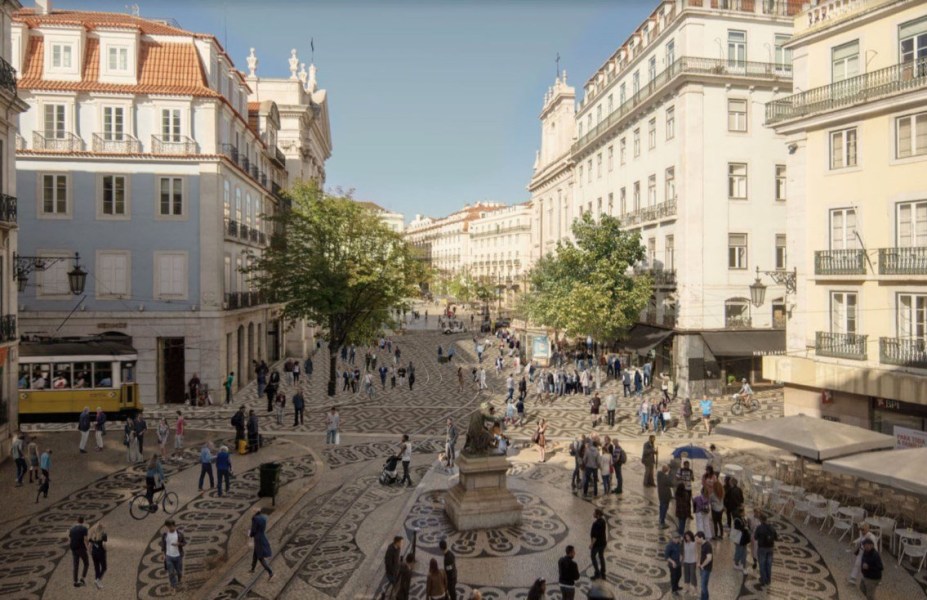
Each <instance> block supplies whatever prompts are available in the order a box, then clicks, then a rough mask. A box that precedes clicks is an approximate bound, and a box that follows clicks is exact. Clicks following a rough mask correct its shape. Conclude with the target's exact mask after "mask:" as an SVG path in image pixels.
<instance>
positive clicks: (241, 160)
mask: <svg viewBox="0 0 927 600" xmlns="http://www.w3.org/2000/svg"><path fill="white" fill-rule="evenodd" d="M238 164H239V165H240V166H241V169H242V170H243V171H244V172H245V173H247V172H248V171H249V170H250V169H251V161H250V160H248V157H247V156H245V155H244V154H239V155H238Z"/></svg>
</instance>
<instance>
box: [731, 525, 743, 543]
mask: <svg viewBox="0 0 927 600" xmlns="http://www.w3.org/2000/svg"><path fill="white" fill-rule="evenodd" d="M743 536H744V532H743V531H741V530H739V529H732V530H731V541H732V542H734V545H735V546H739V545H740V540H741V539H743Z"/></svg>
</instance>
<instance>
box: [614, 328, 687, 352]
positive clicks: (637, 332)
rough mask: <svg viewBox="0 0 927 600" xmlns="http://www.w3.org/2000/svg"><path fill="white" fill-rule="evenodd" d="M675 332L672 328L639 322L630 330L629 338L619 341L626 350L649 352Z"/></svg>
mask: <svg viewBox="0 0 927 600" xmlns="http://www.w3.org/2000/svg"><path fill="white" fill-rule="evenodd" d="M673 333H675V332H674V331H673V330H672V329H662V328H660V327H651V326H650V325H644V324H642V323H638V324H637V325H635V326H634V327H632V328H631V329H630V331H628V339H626V340H624V341H622V342H619V343H618V344H619V346H621V347H622V348H624V349H625V350H634V351H636V352H637V353H638V354H647V353H648V352H650V349H651V348H653V347H654V346H656V345H657V344H660V343H662V342H663V340H665V339H666V338H668V337H670V336H671V335H673Z"/></svg>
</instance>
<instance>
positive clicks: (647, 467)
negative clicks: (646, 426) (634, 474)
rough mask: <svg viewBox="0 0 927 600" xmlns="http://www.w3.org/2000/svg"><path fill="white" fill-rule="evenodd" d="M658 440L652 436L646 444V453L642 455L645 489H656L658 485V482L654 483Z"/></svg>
mask: <svg viewBox="0 0 927 600" xmlns="http://www.w3.org/2000/svg"><path fill="white" fill-rule="evenodd" d="M656 440H657V438H656V436H654V435H651V436H650V437H649V438H647V441H646V442H644V451H643V454H642V455H641V462H642V463H644V487H656V485H657V483H656V481H654V468H655V467H656V464H657V456H658V454H657V445H656Z"/></svg>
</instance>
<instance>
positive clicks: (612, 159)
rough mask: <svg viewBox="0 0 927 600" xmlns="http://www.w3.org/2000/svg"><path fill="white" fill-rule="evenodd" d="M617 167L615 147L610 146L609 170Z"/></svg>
mask: <svg viewBox="0 0 927 600" xmlns="http://www.w3.org/2000/svg"><path fill="white" fill-rule="evenodd" d="M614 168H615V147H614V146H609V147H608V170H609V171H611V170H612V169H614Z"/></svg>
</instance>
